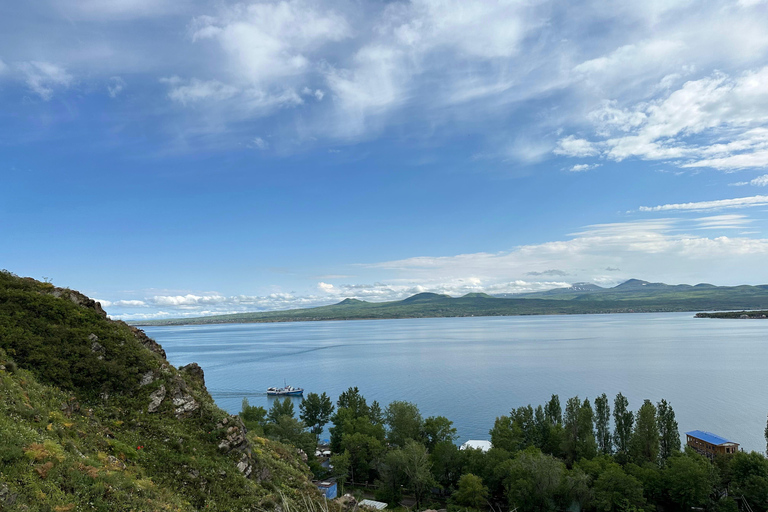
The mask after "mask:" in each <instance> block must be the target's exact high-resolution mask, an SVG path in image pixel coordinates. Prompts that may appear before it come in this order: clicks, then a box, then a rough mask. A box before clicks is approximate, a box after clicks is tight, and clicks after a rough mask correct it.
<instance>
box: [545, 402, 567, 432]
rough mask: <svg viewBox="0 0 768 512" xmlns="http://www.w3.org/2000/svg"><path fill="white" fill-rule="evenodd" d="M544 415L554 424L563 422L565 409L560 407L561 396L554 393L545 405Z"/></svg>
mask: <svg viewBox="0 0 768 512" xmlns="http://www.w3.org/2000/svg"><path fill="white" fill-rule="evenodd" d="M544 415H545V416H546V417H547V420H549V423H550V424H551V425H552V426H555V425H558V424H562V423H563V409H562V408H561V407H560V397H559V396H557V395H552V398H551V399H550V400H549V402H547V404H546V405H545V406H544Z"/></svg>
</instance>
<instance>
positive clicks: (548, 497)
mask: <svg viewBox="0 0 768 512" xmlns="http://www.w3.org/2000/svg"><path fill="white" fill-rule="evenodd" d="M502 470H504V471H505V472H506V478H505V479H504V487H505V489H506V493H507V500H508V501H509V507H510V509H514V508H515V507H517V509H518V510H526V511H548V510H555V509H556V506H557V501H558V492H559V490H560V488H561V484H562V480H563V476H564V475H565V465H564V464H563V463H562V462H560V461H559V460H557V459H555V458H554V457H552V456H551V455H545V454H543V453H542V452H541V450H539V449H538V448H534V447H530V448H528V449H526V450H524V451H521V452H518V454H517V455H516V456H515V458H514V459H513V460H510V461H507V462H506V463H504V464H503V466H502Z"/></svg>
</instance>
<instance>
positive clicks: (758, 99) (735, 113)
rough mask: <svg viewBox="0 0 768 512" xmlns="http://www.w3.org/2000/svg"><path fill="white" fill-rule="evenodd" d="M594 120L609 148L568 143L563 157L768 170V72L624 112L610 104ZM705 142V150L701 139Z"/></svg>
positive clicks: (698, 85) (563, 142) (702, 85)
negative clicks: (653, 161)
mask: <svg viewBox="0 0 768 512" xmlns="http://www.w3.org/2000/svg"><path fill="white" fill-rule="evenodd" d="M587 117H588V119H589V120H590V121H591V122H592V123H593V124H594V126H595V131H596V133H597V134H598V135H600V136H603V137H606V138H605V139H604V140H598V141H589V140H586V139H579V138H576V137H575V136H574V135H568V136H566V137H564V138H562V139H560V141H558V148H557V149H556V150H555V153H556V154H559V155H565V156H576V157H584V156H594V155H598V154H599V155H602V156H605V157H608V158H611V159H613V160H616V161H622V160H624V159H626V158H630V157H639V158H642V159H645V160H673V161H676V163H677V164H678V165H679V166H680V167H683V168H696V167H711V168H714V169H720V170H726V171H730V170H738V169H747V168H760V167H768V128H766V127H765V126H764V125H765V124H766V123H768V67H764V68H761V69H758V70H755V71H749V72H746V73H744V74H742V75H741V76H739V77H737V78H731V77H729V76H727V75H725V74H722V73H716V74H714V75H712V76H709V77H706V78H702V79H699V80H691V81H688V82H686V83H685V84H683V85H682V86H681V87H680V88H679V89H677V90H674V91H672V92H671V93H669V94H668V95H667V96H666V97H665V98H662V99H658V100H654V101H650V102H642V103H639V104H637V105H635V106H634V107H632V108H628V109H620V108H618V107H617V106H616V102H613V101H609V102H608V101H607V102H604V103H603V105H602V106H601V107H600V108H599V109H597V110H594V111H592V112H591V113H590V114H589V115H588V116H587ZM701 135H703V136H704V137H705V142H703V143H702V142H699V140H700V139H695V138H694V136H701Z"/></svg>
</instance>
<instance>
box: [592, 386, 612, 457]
mask: <svg viewBox="0 0 768 512" xmlns="http://www.w3.org/2000/svg"><path fill="white" fill-rule="evenodd" d="M610 423H611V406H610V405H609V404H608V397H607V396H606V395H605V393H603V394H602V395H600V396H599V397H597V398H595V433H596V434H597V448H598V450H599V451H600V453H613V440H612V438H611V425H610Z"/></svg>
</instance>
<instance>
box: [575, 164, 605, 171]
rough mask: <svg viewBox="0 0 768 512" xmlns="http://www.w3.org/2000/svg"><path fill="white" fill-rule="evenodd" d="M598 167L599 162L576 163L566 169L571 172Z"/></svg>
mask: <svg viewBox="0 0 768 512" xmlns="http://www.w3.org/2000/svg"><path fill="white" fill-rule="evenodd" d="M598 167H600V164H576V165H574V166H572V167H570V168H569V169H568V170H569V171H571V172H584V171H591V170H592V169H596V168H598Z"/></svg>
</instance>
